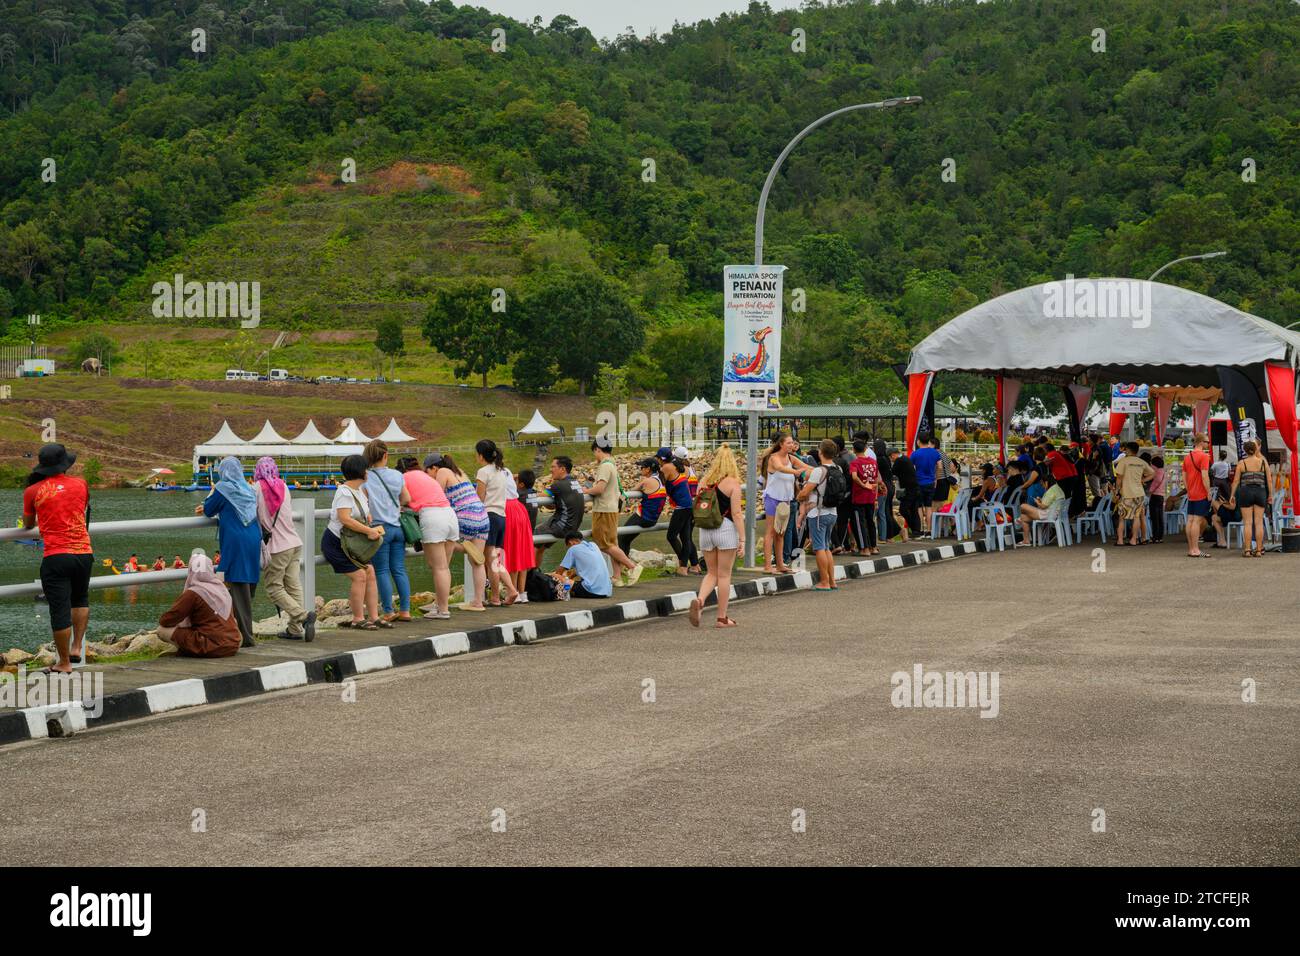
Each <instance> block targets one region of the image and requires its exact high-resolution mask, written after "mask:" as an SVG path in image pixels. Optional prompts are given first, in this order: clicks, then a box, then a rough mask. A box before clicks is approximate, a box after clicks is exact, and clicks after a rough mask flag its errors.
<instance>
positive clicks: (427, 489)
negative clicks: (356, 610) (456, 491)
mask: <svg viewBox="0 0 1300 956" xmlns="http://www.w3.org/2000/svg"><path fill="white" fill-rule="evenodd" d="M437 460H438V456H437V455H430V456H429V457H428V458H426V459H425V465H426V466H427V469H428V470H423V469H421V468H420V467H419V465H418V464H417V463H416V461H415V459H414V458H403V459H402V460H401V461H400V462H398V465H397V470H398V471H400V472H401V473H402V483H403V484H404V485H405V486H406V493H407V495H408V496H409V501H410V506H411V509H412V510H413V511H414V512H415V513H416V515H417V516H418V517H419V519H420V551H421V553H422V554H423V555H424V563H425V564H427V565H428V566H429V573H430V574H431V575H433V604H434V610H433V612H432V613H429V614H426V615H425V616H426V617H431V618H434V619H436V620H441V621H445V620H447V619H448V618H450V617H451V609H450V608H449V607H448V602H449V601H450V599H451V556H452V555H453V554H455V553H456V541H457V540H458V539H459V538H460V525H459V523H458V522H457V521H456V510H455V509H454V508H452V506H451V504H450V503H449V502H448V501H447V493H446V492H445V491H443V489H442V485H440V484H438V482H437V481H436V480H435V479H434V474H435V473H436V472H437V470H438V469H437V467H436V465H435V464H433V463H434V462H436V461H437Z"/></svg>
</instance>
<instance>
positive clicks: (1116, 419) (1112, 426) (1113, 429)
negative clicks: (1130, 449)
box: [1106, 412, 1128, 435]
mask: <svg viewBox="0 0 1300 956" xmlns="http://www.w3.org/2000/svg"><path fill="white" fill-rule="evenodd" d="M1126 421H1128V412H1111V413H1110V420H1109V422H1108V423H1107V425H1106V431H1107V432H1108V433H1109V434H1111V435H1118V434H1119V433H1120V432H1122V431H1123V430H1124V423H1125V422H1126Z"/></svg>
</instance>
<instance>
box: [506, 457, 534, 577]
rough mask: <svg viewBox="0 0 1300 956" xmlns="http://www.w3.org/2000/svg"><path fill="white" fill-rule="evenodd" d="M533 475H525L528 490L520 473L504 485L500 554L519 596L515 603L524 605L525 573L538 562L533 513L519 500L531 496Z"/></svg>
mask: <svg viewBox="0 0 1300 956" xmlns="http://www.w3.org/2000/svg"><path fill="white" fill-rule="evenodd" d="M507 474H509V473H508V472H507ZM532 474H533V473H532V472H531V471H530V472H528V484H527V486H524V485H523V482H522V476H523V472H520V477H518V478H516V477H515V476H514V475H510V477H509V479H508V480H507V481H506V543H505V547H504V548H503V549H502V550H503V551H504V552H505V561H506V573H507V574H509V575H510V581H511V583H512V584H514V586H515V591H516V592H517V593H518V594H519V598H518V600H519V601H521V602H523V603H527V602H528V594H527V592H526V590H525V587H526V584H527V581H528V572H529V570H530V569H531V568H535V567H537V558H536V556H535V555H534V554H533V516H534V514H535V513H536V512H535V510H534V511H529V509H528V507H527V506H526V505H525V504H524V502H522V501H520V497H521V496H522V497H525V498H526V497H527V496H528V495H530V494H532V490H533V480H532Z"/></svg>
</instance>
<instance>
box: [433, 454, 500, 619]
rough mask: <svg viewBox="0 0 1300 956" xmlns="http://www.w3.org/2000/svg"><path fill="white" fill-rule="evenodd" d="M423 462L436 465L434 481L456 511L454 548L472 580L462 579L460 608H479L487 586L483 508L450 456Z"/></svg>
mask: <svg viewBox="0 0 1300 956" xmlns="http://www.w3.org/2000/svg"><path fill="white" fill-rule="evenodd" d="M425 464H426V465H430V466H436V467H437V469H438V471H437V473H436V474H435V475H434V480H435V481H437V482H438V484H440V485H442V488H443V490H444V491H446V492H447V503H448V504H449V505H451V507H452V508H453V509H454V510H455V512H456V523H457V524H458V525H459V527H460V543H459V544H458V547H459V548H460V549H461V550H462V551H464V552H465V554H467V555H468V556H469V561H470V569H471V571H472V575H471V576H472V581H466V582H465V601H464V603H463V604H461V605H459V607H460V610H462V611H483V610H486V608H484V607H483V593H484V591H485V589H486V587H487V570H486V569H485V568H484V566H483V556H484V550H483V549H484V545H485V544H486V543H487V537H488V516H487V509H486V508H484V507H483V502H482V500H481V499H480V498H479V496H478V492H476V491H475V490H474V485H473V483H472V482H471V481H470V480H469V478H468V477H466V475H465V473H464V472H463V471H461V470H460V468H458V467H457V466H456V463H455V462H454V461H452V459H451V456H450V455H438V456H436V457H435V456H434V455H429V456H428V457H427V458H425Z"/></svg>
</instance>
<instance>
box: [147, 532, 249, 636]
mask: <svg viewBox="0 0 1300 956" xmlns="http://www.w3.org/2000/svg"><path fill="white" fill-rule="evenodd" d="M158 636H159V637H160V638H161V639H162V640H164V641H168V642H169V643H172V644H175V645H176V652H177V653H178V654H180V655H181V656H183V657H229V656H231V655H232V654H234V653H235V652H236V651H237V650H239V645H240V642H241V640H242V635H241V634H240V633H239V625H238V624H237V623H236V622H235V614H234V602H233V601H232V600H231V596H230V592H229V591H228V590H226V586H225V585H224V584H223V583H222V582H221V579H220V578H218V577H217V574H216V572H215V571H214V570H213V569H212V559H211V558H209V557H208V556H207V555H206V554H204V553H203V552H202V551H199V552H197V553H196V554H194V555H193V556H192V557H191V558H190V573H189V574H188V575H187V576H186V578H185V590H184V591H182V592H181V596H180V597H179V598H177V600H176V603H175V604H173V605H172V606H171V607H170V608H168V609H167V610H166V611H164V612H163V615H162V617H160V618H159V619H158Z"/></svg>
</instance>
